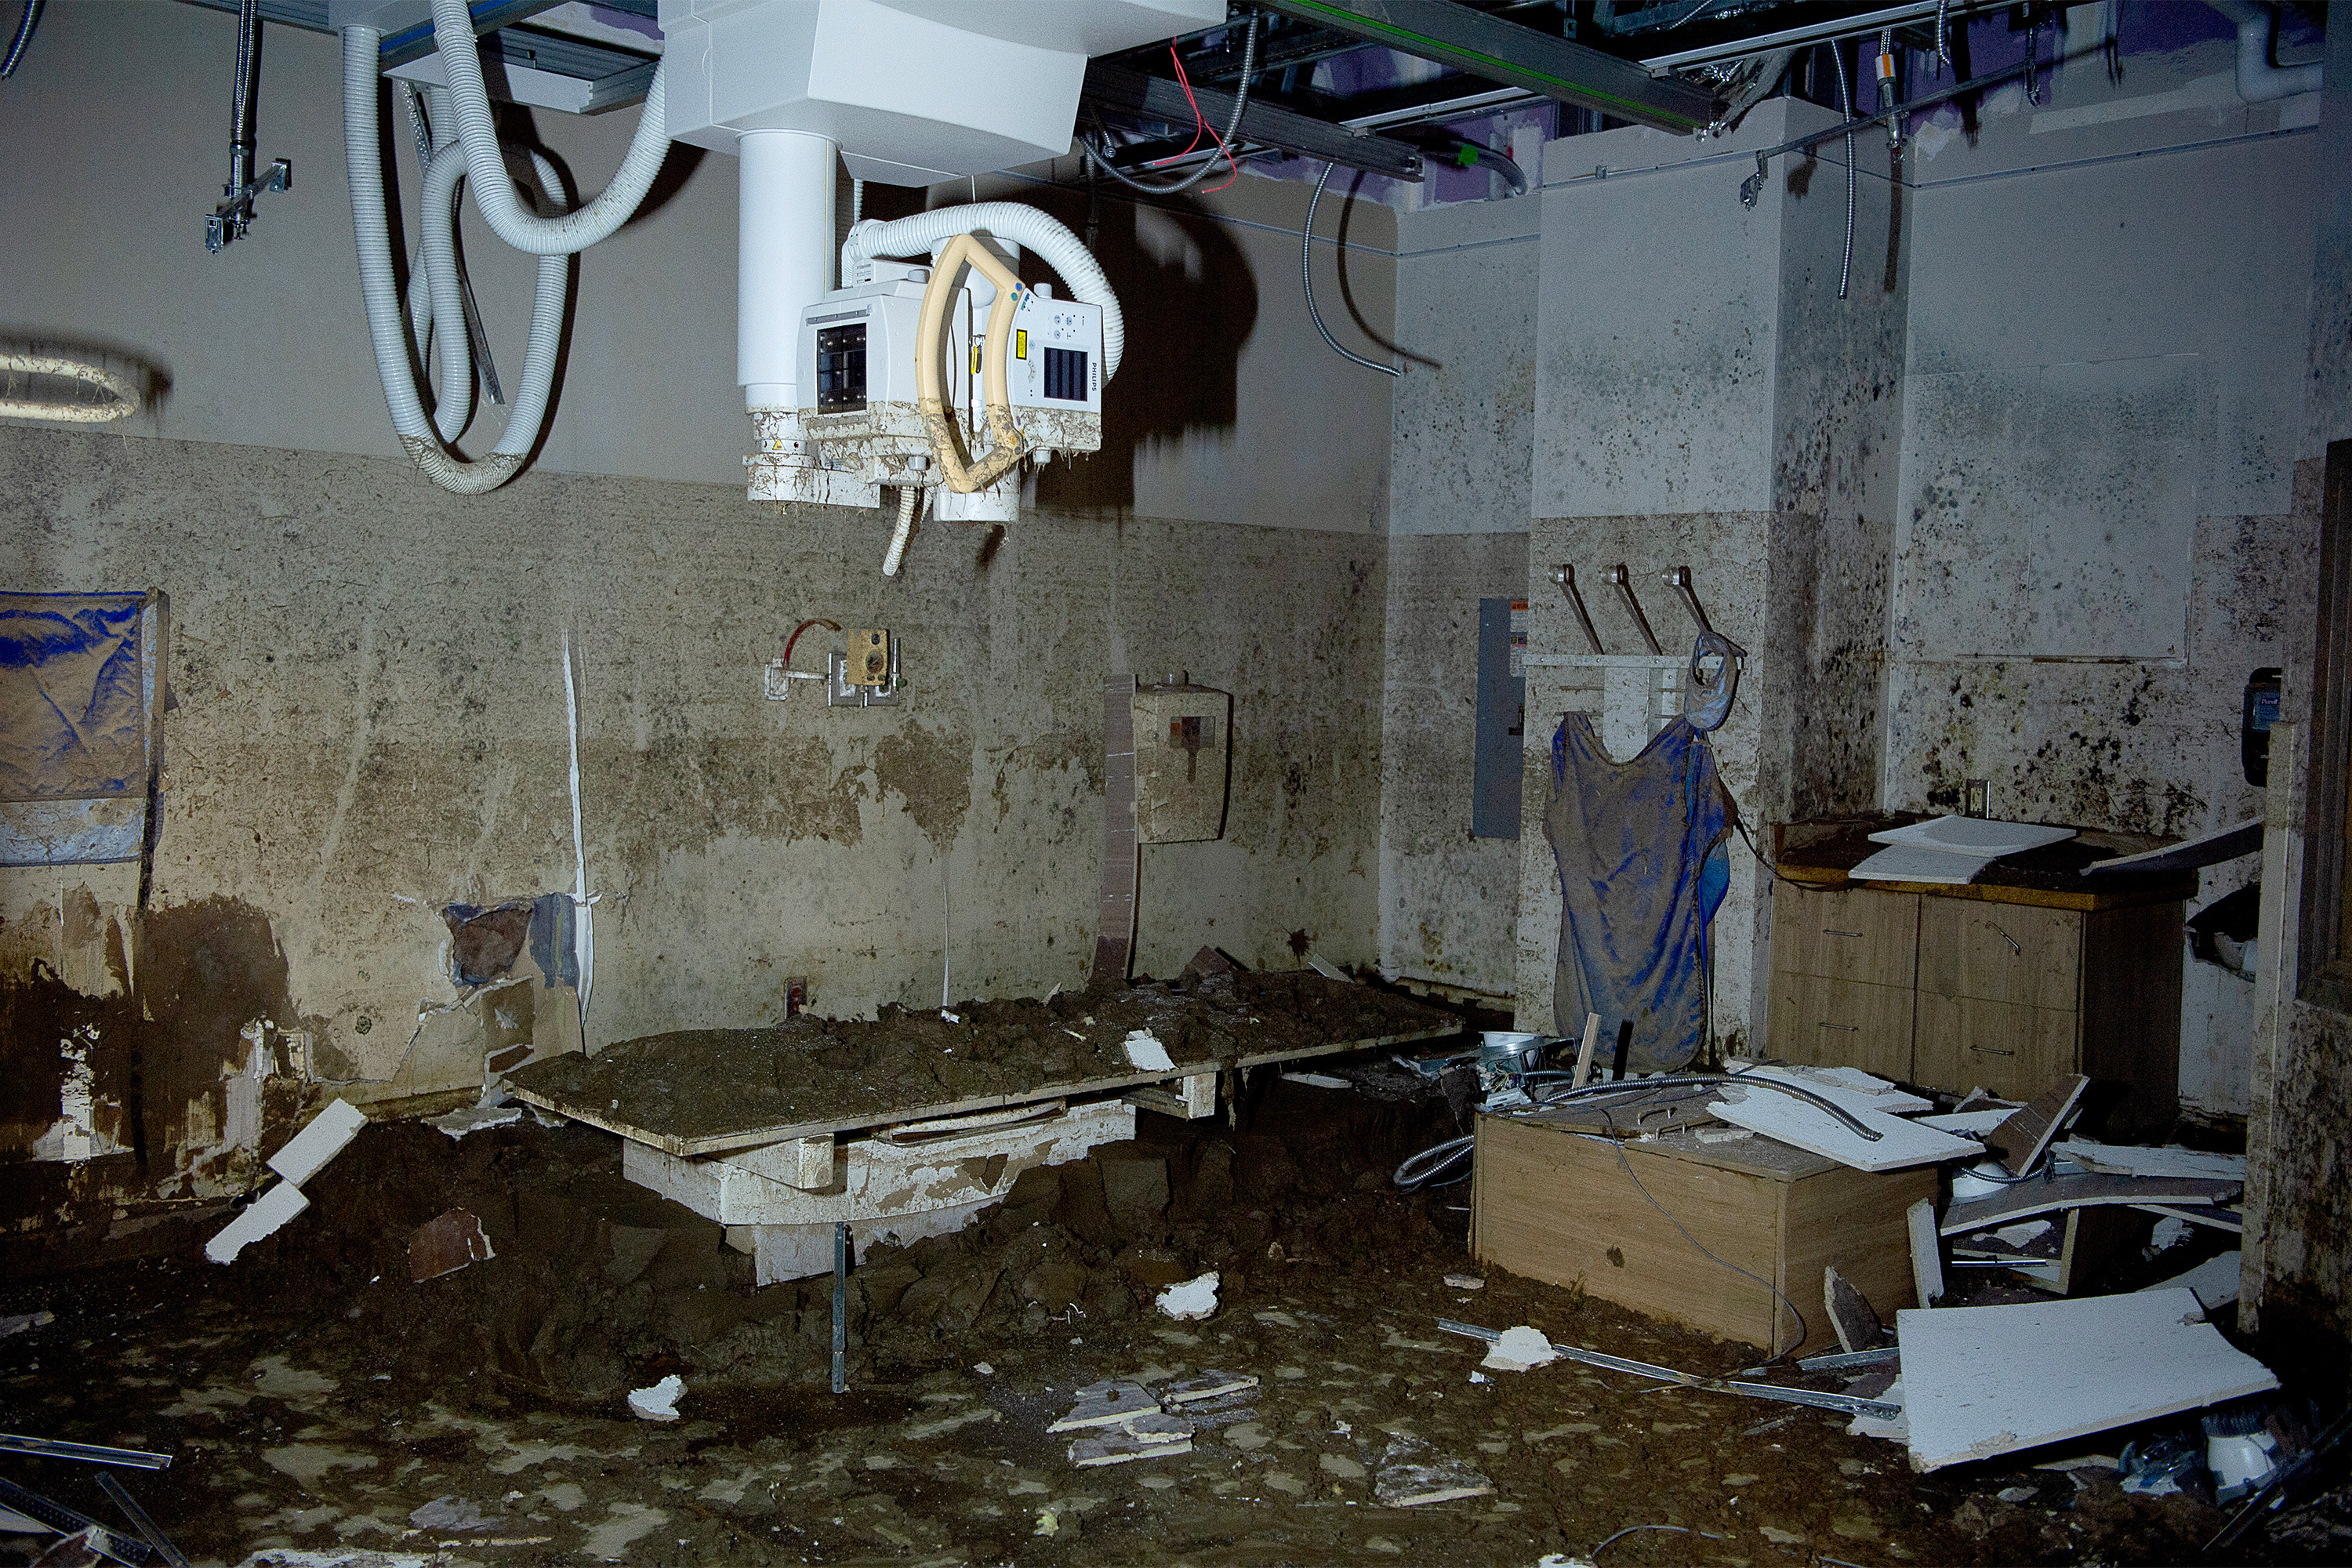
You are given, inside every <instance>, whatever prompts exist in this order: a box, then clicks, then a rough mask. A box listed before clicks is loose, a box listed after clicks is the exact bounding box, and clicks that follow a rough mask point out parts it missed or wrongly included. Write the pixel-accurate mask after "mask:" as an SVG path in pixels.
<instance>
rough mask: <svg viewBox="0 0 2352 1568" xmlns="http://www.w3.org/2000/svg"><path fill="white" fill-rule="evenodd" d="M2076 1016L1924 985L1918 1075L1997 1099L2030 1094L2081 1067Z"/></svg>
mask: <svg viewBox="0 0 2352 1568" xmlns="http://www.w3.org/2000/svg"><path fill="white" fill-rule="evenodd" d="M2079 1018H2080V1015H2079V1014H2076V1013H2073V1012H2062V1011H2060V1010H2059V1009H2057V1008H2055V1007H2021V1006H2019V1005H2016V1004H2015V1003H2013V1002H1987V1001H1985V1000H1983V999H1981V998H1979V997H1974V996H1939V995H1937V994H1935V993H1933V992H1929V991H1922V992H1920V994H1919V1042H1918V1049H1917V1052H1916V1065H1917V1067H1918V1069H1919V1076H1918V1078H1917V1079H1916V1081H1917V1082H1918V1083H1920V1084H1923V1085H1925V1086H1926V1087H1927V1088H1929V1089H1948V1090H1949V1091H1950V1092H1952V1093H1954V1094H1966V1093H1967V1092H1968V1091H1969V1089H1990V1090H1991V1091H1992V1092H1993V1093H1995V1094H1997V1095H1999V1096H2000V1097H2001V1098H2002V1099H2003V1100H2031V1099H2032V1098H2033V1097H2034V1096H2035V1095H2037V1094H2040V1093H2041V1092H2042V1090H2043V1089H2048V1088H2049V1087H2050V1084H2051V1081H2052V1080H2053V1079H2056V1078H2057V1077H2058V1076H2059V1075H2060V1074H2062V1073H2070V1072H2078V1071H2080V1070H2081V1068H2080V1067H2079V1065H2078V1064H2079V1063H2080V1062H2081V1060H2082V1049H2081V1047H2080V1045H2079V1044H2078V1034H2077V1030H2076V1027H2075V1025H2076V1023H2077V1021H2078V1019H2079Z"/></svg>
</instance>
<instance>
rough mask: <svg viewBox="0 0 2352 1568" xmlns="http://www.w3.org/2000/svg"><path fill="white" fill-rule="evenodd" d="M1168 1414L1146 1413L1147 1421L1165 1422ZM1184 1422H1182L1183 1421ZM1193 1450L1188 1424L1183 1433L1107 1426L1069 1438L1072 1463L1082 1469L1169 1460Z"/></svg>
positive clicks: (1143, 1418) (1142, 1419)
mask: <svg viewBox="0 0 2352 1568" xmlns="http://www.w3.org/2000/svg"><path fill="white" fill-rule="evenodd" d="M1167 1419H1169V1418H1168V1417H1167V1416H1164V1415H1161V1416H1145V1417H1142V1418H1141V1420H1139V1422H1138V1423H1137V1425H1138V1426H1140V1425H1142V1423H1143V1422H1146V1421H1166V1420H1167ZM1180 1425H1181V1423H1180ZM1191 1452H1192V1428H1191V1427H1190V1426H1185V1427H1184V1430H1183V1431H1182V1432H1181V1433H1177V1434H1165V1433H1162V1432H1160V1431H1159V1430H1156V1429H1150V1428H1147V1429H1146V1430H1145V1431H1142V1432H1138V1431H1137V1430H1135V1428H1134V1426H1114V1427H1105V1428H1103V1429H1102V1430H1100V1431H1097V1432H1088V1433H1086V1434H1084V1435H1082V1436H1076V1437H1073V1438H1071V1439H1070V1463H1072V1464H1074V1465H1076V1466H1077V1467H1079V1468H1081V1469H1087V1468H1094V1467H1096V1466H1098V1465H1124V1464H1128V1463H1129V1462H1131V1461H1133V1460H1136V1459H1166V1458H1174V1457H1175V1456H1176V1455H1179V1454H1189V1453H1191Z"/></svg>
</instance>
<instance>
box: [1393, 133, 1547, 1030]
mask: <svg viewBox="0 0 2352 1568" xmlns="http://www.w3.org/2000/svg"><path fill="white" fill-rule="evenodd" d="M1533 161H1534V160H1532V159H1530V162H1533ZM1541 212H1542V204H1541V201H1540V200H1539V199H1537V198H1533V197H1519V198H1516V199H1512V200H1504V201H1490V202H1483V203H1479V204H1476V205H1463V206H1452V207H1441V208H1437V209H1434V210H1432V211H1428V212H1421V213H1409V214H1406V215H1405V216H1402V217H1400V218H1399V219H1398V221H1397V246H1398V256H1397V261H1396V269H1397V323H1398V326H1397V338H1398V342H1399V345H1400V346H1401V347H1402V348H1403V349H1405V350H1406V351H1407V352H1408V353H1410V354H1412V356H1414V357H1413V358H1412V360H1410V361H1408V362H1407V364H1408V369H1407V373H1406V374H1405V375H1404V377H1403V378H1402V380H1401V381H1399V382H1398V383H1397V385H1396V390H1395V400H1394V411H1393V415H1392V428H1391V447H1390V513H1389V516H1390V530H1391V537H1390V541H1389V605H1388V662H1387V671H1388V673H1387V680H1386V684H1385V689H1384V694H1383V705H1382V713H1381V969H1382V970H1383V972H1385V973H1389V974H1392V975H1402V976H1407V977H1410V978H1412V979H1417V980H1428V981H1434V982H1437V983H1438V984H1446V985H1457V986H1461V987H1464V988H1465V989H1467V990H1472V991H1478V992H1483V993H1485V994H1489V995H1507V994H1509V993H1510V992H1511V991H1512V989H1513V987H1514V986H1515V985H1516V984H1517V978H1516V975H1515V973H1514V960H1513V953H1514V951H1515V947H1516V942H1517V924H1518V898H1519V888H1518V881H1519V873H1518V860H1519V847H1518V844H1517V841H1516V840H1513V839H1510V838H1475V837H1472V836H1471V832H1470V827H1471V795H1472V787H1471V785H1472V761H1473V752H1474V745H1475V735H1476V721H1477V677H1478V601H1479V600H1480V599H1482V598H1493V599H1525V598H1527V596H1528V532H1527V530H1528V515H1529V513H1528V505H1529V502H1528V487H1529V484H1530V482H1531V480H1532V477H1533V473H1532V466H1531V462H1530V456H1531V452H1532V445H1533V434H1534V421H1535V368H1536V349H1535V320H1536V283H1537V263H1538V247H1537V232H1536V231H1537V227H1538V221H1539V219H1540V216H1541Z"/></svg>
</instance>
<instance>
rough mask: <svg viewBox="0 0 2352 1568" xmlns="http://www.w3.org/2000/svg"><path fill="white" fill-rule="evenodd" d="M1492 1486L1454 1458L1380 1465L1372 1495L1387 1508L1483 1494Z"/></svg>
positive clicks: (1416, 1506) (1409, 1506)
mask: <svg viewBox="0 0 2352 1568" xmlns="http://www.w3.org/2000/svg"><path fill="white" fill-rule="evenodd" d="M1494 1489H1495V1483H1494V1482H1492V1481H1490V1480H1488V1479H1486V1477H1484V1476H1482V1475H1480V1474H1479V1473H1478V1472H1477V1471H1475V1470H1474V1469H1472V1468H1470V1467H1469V1466H1467V1465H1465V1464H1463V1463H1462V1462H1461V1461H1460V1460H1458V1459H1436V1460H1433V1461H1432V1462H1431V1463H1429V1464H1426V1465H1403V1464H1400V1465H1383V1466H1382V1467H1381V1472H1380V1475H1379V1476H1378V1477H1377V1478H1376V1479H1374V1480H1373V1482H1372V1495H1373V1496H1374V1497H1375V1498H1377V1499H1379V1500H1380V1501H1381V1504H1382V1506H1384V1507H1387V1508H1419V1507H1421V1506H1422V1505H1423V1504H1424V1503H1433V1502H1452V1501H1454V1500H1455V1499H1457V1498H1469V1497H1485V1496H1486V1495H1487V1494H1488V1493H1489V1492H1492V1491H1493V1490H1494Z"/></svg>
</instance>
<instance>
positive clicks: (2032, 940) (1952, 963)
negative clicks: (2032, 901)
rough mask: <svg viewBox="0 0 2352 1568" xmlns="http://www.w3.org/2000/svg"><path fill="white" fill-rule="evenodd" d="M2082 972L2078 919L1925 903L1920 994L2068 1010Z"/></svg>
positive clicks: (2069, 913) (1952, 902)
mask: <svg viewBox="0 0 2352 1568" xmlns="http://www.w3.org/2000/svg"><path fill="white" fill-rule="evenodd" d="M2082 968H2083V917H2082V915H2081V914H2079V913H2077V912H2075V911H2074V910H2042V909H2032V908H2028V907H2021V906H2014V905H2011V906H2003V905H1995V904H1985V903H1980V902H1964V901H1962V900H1957V899H1930V900H1927V901H1926V903H1925V905H1924V907H1923V908H1922V909H1921V910H1920V913H1919V989H1920V990H1921V991H1922V992H1932V993H1934V994H1937V995H1939V996H1974V997H1980V998H1982V999H1983V1000H1985V1001H1988V1002H2010V1003H2014V1004H2016V1005H2019V1006H2021V1007H2056V1008H2060V1009H2063V1010H2064V1011H2067V1012H2072V1011H2073V1010H2074V1005H2075V1000H2076V995H2077V989H2078V986H2079V984H2080V981H2081V977H2082Z"/></svg>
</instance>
